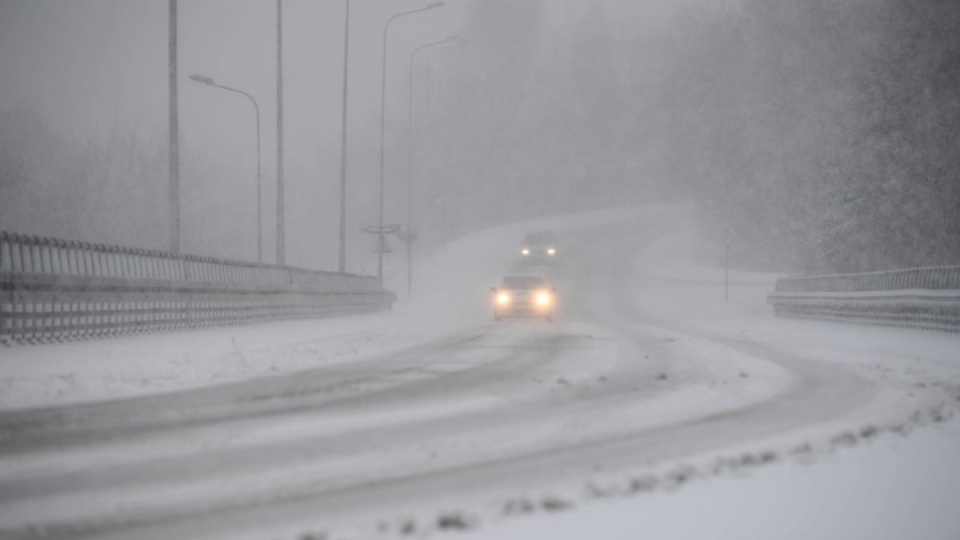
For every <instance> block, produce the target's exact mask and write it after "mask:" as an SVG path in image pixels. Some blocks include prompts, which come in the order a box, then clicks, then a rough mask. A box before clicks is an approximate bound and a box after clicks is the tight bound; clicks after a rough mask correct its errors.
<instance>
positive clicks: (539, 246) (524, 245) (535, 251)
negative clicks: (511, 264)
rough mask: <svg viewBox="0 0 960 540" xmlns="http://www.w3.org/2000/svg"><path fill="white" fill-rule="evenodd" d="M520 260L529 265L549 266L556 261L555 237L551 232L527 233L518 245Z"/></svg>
mask: <svg viewBox="0 0 960 540" xmlns="http://www.w3.org/2000/svg"><path fill="white" fill-rule="evenodd" d="M520 258H521V260H522V261H523V262H525V263H529V264H544V263H546V264H549V263H553V262H556V260H557V235H556V234H554V233H553V231H536V232H530V233H527V234H526V236H524V237H523V241H522V242H521V243H520Z"/></svg>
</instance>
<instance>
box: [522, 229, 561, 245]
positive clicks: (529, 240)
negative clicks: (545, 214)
mask: <svg viewBox="0 0 960 540" xmlns="http://www.w3.org/2000/svg"><path fill="white" fill-rule="evenodd" d="M554 240H556V237H555V235H554V234H553V233H550V232H539V233H530V234H528V235H527V236H525V237H524V239H523V243H524V244H552V243H553V242H554Z"/></svg>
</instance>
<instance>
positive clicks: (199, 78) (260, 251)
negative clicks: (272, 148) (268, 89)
mask: <svg viewBox="0 0 960 540" xmlns="http://www.w3.org/2000/svg"><path fill="white" fill-rule="evenodd" d="M190 80H192V81H194V82H198V83H200V84H205V85H207V86H215V87H217V88H222V89H224V90H228V91H230V92H235V93H237V94H242V95H244V96H247V97H248V98H250V102H251V103H253V109H254V112H255V113H256V115H257V261H258V262H261V263H262V262H263V220H262V216H263V209H262V200H261V199H262V197H261V194H262V192H263V189H262V186H261V185H260V184H261V181H260V106H259V105H257V100H256V99H254V98H253V96H251V95H250V94H248V93H246V92H244V91H243V90H237V89H236V88H230V87H229V86H224V85H222V84H217V83H216V82H215V81H214V80H213V79H211V78H210V77H206V76H204V75H196V74H194V75H190Z"/></svg>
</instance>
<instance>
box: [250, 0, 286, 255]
mask: <svg viewBox="0 0 960 540" xmlns="http://www.w3.org/2000/svg"><path fill="white" fill-rule="evenodd" d="M257 116H259V114H258V115H257ZM285 202H286V200H285V195H284V190H283V0H277V264H278V265H280V266H283V265H284V264H286V258H287V246H286V232H285V217H284V203H285Z"/></svg>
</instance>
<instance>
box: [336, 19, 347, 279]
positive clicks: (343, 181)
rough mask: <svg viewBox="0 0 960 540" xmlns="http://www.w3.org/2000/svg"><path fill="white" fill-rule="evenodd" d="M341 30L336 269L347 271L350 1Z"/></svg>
mask: <svg viewBox="0 0 960 540" xmlns="http://www.w3.org/2000/svg"><path fill="white" fill-rule="evenodd" d="M346 8H347V14H346V17H345V20H344V23H343V25H344V29H343V107H342V109H343V118H342V120H341V122H342V123H341V126H340V257H339V261H340V262H339V264H338V266H337V268H338V269H339V271H340V273H343V272H346V271H347V83H348V81H349V78H348V77H349V74H350V0H347V5H346Z"/></svg>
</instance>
